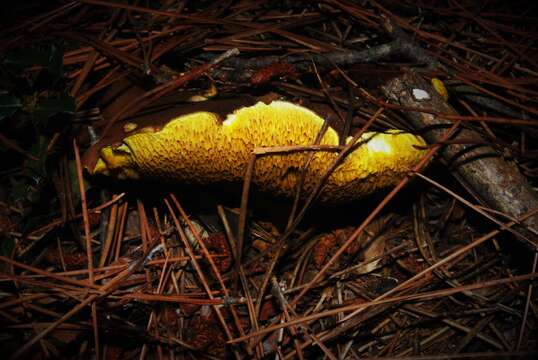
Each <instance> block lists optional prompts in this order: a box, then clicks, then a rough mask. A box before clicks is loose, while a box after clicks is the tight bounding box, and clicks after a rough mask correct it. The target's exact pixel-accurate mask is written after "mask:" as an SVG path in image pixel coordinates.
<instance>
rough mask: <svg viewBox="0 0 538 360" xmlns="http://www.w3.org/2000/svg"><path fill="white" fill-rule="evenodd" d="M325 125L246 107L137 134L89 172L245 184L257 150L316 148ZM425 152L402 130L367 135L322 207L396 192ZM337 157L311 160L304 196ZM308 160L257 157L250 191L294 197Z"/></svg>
mask: <svg viewBox="0 0 538 360" xmlns="http://www.w3.org/2000/svg"><path fill="white" fill-rule="evenodd" d="M323 122H324V120H323V119H322V118H321V117H319V116H318V115H317V114H316V113H314V112H312V111H311V110H309V109H307V108H304V107H301V106H299V105H295V104H292V103H290V102H286V101H273V102H271V103H270V104H265V103H263V102H258V103H256V104H255V105H252V106H246V107H242V108H240V109H237V110H236V111H234V112H233V113H232V114H229V115H228V116H227V117H226V118H225V119H224V121H222V120H221V118H220V117H219V115H217V114H216V113H214V112H208V111H198V112H193V113H189V114H184V115H181V116H178V117H175V118H173V119H172V120H170V121H169V122H168V123H167V124H166V125H164V126H163V127H162V128H156V127H146V128H141V129H137V131H136V133H133V134H129V133H127V134H126V136H125V137H124V138H123V139H122V141H121V142H120V143H116V144H112V145H107V146H101V147H100V148H99V149H98V154H99V156H98V158H97V161H96V162H95V163H94V164H95V165H94V166H92V167H91V168H90V172H91V173H98V174H104V175H108V176H113V177H116V178H119V179H155V180H163V181H166V182H186V183H199V184H210V183H218V182H240V181H242V179H243V177H244V176H245V173H246V169H247V166H248V162H249V159H250V156H251V153H252V150H253V149H254V148H259V147H276V146H293V145H312V144H313V143H314V140H315V139H316V137H317V135H318V133H319V131H320V129H321V127H322V126H323ZM350 140H351V138H349V139H347V141H350ZM320 144H322V145H334V146H336V145H338V144H339V138H338V134H337V133H336V131H335V130H334V129H332V128H330V127H329V128H328V129H327V131H326V132H325V134H324V135H323V138H322V139H321V142H320ZM425 145H426V144H425V142H424V140H423V139H422V138H421V137H419V136H415V135H412V134H410V133H405V132H401V131H398V130H389V131H387V132H384V133H378V132H366V133H364V134H363V135H362V136H361V137H360V139H359V141H358V142H357V145H356V147H355V149H354V150H353V151H352V152H351V153H350V154H349V155H348V156H347V157H346V158H345V159H344V161H343V162H342V163H341V164H340V165H339V166H338V167H337V168H336V169H335V171H334V172H333V173H332V175H331V176H330V177H329V179H328V180H327V182H326V184H325V187H324V189H323V191H322V194H321V199H322V200H325V201H340V200H352V199H357V198H360V197H361V196H364V195H366V194H369V193H371V192H373V191H375V190H377V189H380V188H383V187H386V186H389V185H392V184H395V183H396V182H397V181H399V180H400V179H401V178H402V177H403V176H405V174H406V173H407V172H408V171H409V170H410V169H411V168H412V167H413V166H414V165H415V164H416V163H417V162H418V161H419V160H420V158H421V157H422V156H423V155H424V154H425V150H424V147H425ZM90 150H91V149H90ZM93 151H95V149H94V150H93ZM337 156H338V154H337V153H335V152H327V151H316V152H315V153H314V156H313V159H312V161H311V163H310V165H309V167H308V169H307V170H306V176H305V182H304V189H305V191H306V192H308V191H309V190H312V189H313V187H314V186H315V184H316V182H317V181H318V179H319V178H320V177H321V176H322V175H323V173H324V172H325V171H326V169H327V168H328V166H329V165H330V164H331V163H332V162H333V161H334V160H335V159H336V157H337ZM308 157H309V152H293V153H279V154H267V155H263V156H259V157H258V159H257V161H256V165H255V172H254V176H253V183H254V184H255V185H256V186H258V187H259V188H260V189H262V190H265V191H270V192H274V193H277V194H282V195H286V196H293V194H294V193H295V189H296V187H297V184H298V181H299V178H300V176H301V175H300V174H301V171H302V169H303V167H304V165H305V163H306V161H307V159H308Z"/></svg>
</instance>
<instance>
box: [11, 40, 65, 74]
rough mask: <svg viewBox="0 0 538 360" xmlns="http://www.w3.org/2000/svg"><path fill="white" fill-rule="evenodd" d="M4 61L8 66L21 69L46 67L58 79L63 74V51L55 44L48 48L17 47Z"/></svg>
mask: <svg viewBox="0 0 538 360" xmlns="http://www.w3.org/2000/svg"><path fill="white" fill-rule="evenodd" d="M2 63H3V64H4V65H5V66H6V67H8V68H11V69H14V70H19V71H21V70H24V69H26V68H28V67H30V66H33V65H39V66H42V67H44V68H46V69H47V70H48V71H49V72H50V74H51V75H52V76H53V77H54V78H56V79H59V78H61V77H62V75H63V51H62V50H61V49H60V48H59V47H58V46H57V45H55V44H51V45H50V46H48V47H46V48H20V49H16V50H14V51H12V52H10V53H9V54H7V55H6V57H5V58H4V59H3V61H2Z"/></svg>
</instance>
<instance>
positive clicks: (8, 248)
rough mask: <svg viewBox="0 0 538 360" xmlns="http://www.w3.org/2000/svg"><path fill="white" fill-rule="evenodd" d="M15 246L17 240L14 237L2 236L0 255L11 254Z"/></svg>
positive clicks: (0, 239)
mask: <svg viewBox="0 0 538 360" xmlns="http://www.w3.org/2000/svg"><path fill="white" fill-rule="evenodd" d="M14 247H15V240H14V239H13V238H12V237H8V236H4V237H0V255H3V256H10V255H11V252H12V251H13V248H14Z"/></svg>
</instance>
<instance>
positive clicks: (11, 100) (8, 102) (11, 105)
mask: <svg viewBox="0 0 538 360" xmlns="http://www.w3.org/2000/svg"><path fill="white" fill-rule="evenodd" d="M21 107H22V103H21V100H20V99H19V98H18V97H16V96H12V95H0V122H1V121H2V120H3V119H5V118H8V117H10V116H11V115H13V113H14V112H15V111H17V110H18V109H20V108H21Z"/></svg>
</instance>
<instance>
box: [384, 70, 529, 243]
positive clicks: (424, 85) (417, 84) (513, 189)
mask: <svg viewBox="0 0 538 360" xmlns="http://www.w3.org/2000/svg"><path fill="white" fill-rule="evenodd" d="M413 89H421V90H424V91H426V92H428V93H429V94H430V99H422V100H418V99H416V98H415V97H414V96H413ZM382 90H383V92H384V93H385V95H386V96H387V97H389V98H390V99H392V100H394V101H396V102H397V103H399V104H400V105H402V106H404V107H407V108H415V109H419V110H424V112H419V111H406V115H407V117H408V118H409V119H410V121H411V122H412V123H413V125H414V126H415V127H416V128H417V129H419V130H420V132H421V134H422V135H423V136H424V137H425V138H426V139H427V141H428V142H429V143H430V144H435V143H437V142H439V141H440V136H441V135H442V134H443V133H444V130H443V129H444V128H446V127H447V126H450V125H451V124H452V123H451V121H449V120H446V119H443V117H442V116H440V115H432V114H431V112H432V110H433V111H435V112H438V113H441V114H447V115H452V116H454V115H455V116H457V115H458V114H457V113H456V111H455V110H454V109H453V108H452V107H451V106H450V105H449V104H447V103H446V102H445V101H444V99H443V98H442V97H441V96H440V95H438V94H437V92H436V90H435V89H434V88H433V87H432V85H431V84H430V83H429V82H427V81H425V80H424V79H422V78H421V77H420V76H419V75H418V74H417V73H416V72H415V71H412V70H411V71H408V72H407V73H405V74H403V75H402V76H400V77H397V78H394V79H392V80H391V81H389V82H388V83H387V84H386V85H385V86H384V87H383V88H382ZM456 139H465V140H466V142H469V140H471V141H472V142H474V143H475V144H450V145H446V147H445V149H444V151H443V157H444V159H445V161H446V162H447V163H448V165H449V166H450V168H451V169H452V170H453V171H454V173H455V175H456V177H457V178H458V180H459V181H460V182H461V183H462V185H464V186H465V188H466V189H468V190H470V191H471V192H472V194H473V195H474V196H475V197H477V198H478V199H480V201H482V202H483V203H484V204H487V205H489V206H491V207H492V208H493V209H494V210H497V211H501V212H503V213H505V214H506V215H508V216H510V217H512V218H519V217H521V216H522V215H524V214H526V213H528V212H530V211H531V210H532V209H535V208H537V207H538V195H537V194H536V191H534V189H533V188H532V187H531V186H530V185H529V183H528V181H527V179H526V178H525V177H524V176H523V175H522V174H521V173H520V172H519V170H518V168H517V166H516V165H515V164H514V163H511V162H509V161H507V160H505V159H504V158H503V156H502V155H501V154H499V153H498V152H497V151H496V150H494V149H493V148H492V147H490V146H488V145H483V144H484V139H483V138H482V137H481V136H480V135H479V134H478V133H477V132H475V131H472V130H470V129H469V128H465V129H461V130H460V131H459V132H458V134H457V136H456ZM476 144H482V145H476ZM525 225H526V226H527V227H529V230H524V229H522V228H521V227H519V228H518V231H521V232H523V233H524V234H527V235H528V236H530V239H535V240H533V241H534V244H531V243H529V242H527V241H522V240H521V239H519V237H518V239H519V240H520V241H522V242H523V243H524V244H525V245H526V246H529V247H531V248H533V246H536V239H538V237H536V236H534V235H533V234H532V233H534V234H536V231H538V216H536V215H535V216H532V217H531V218H529V219H528V220H526V221H525Z"/></svg>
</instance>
